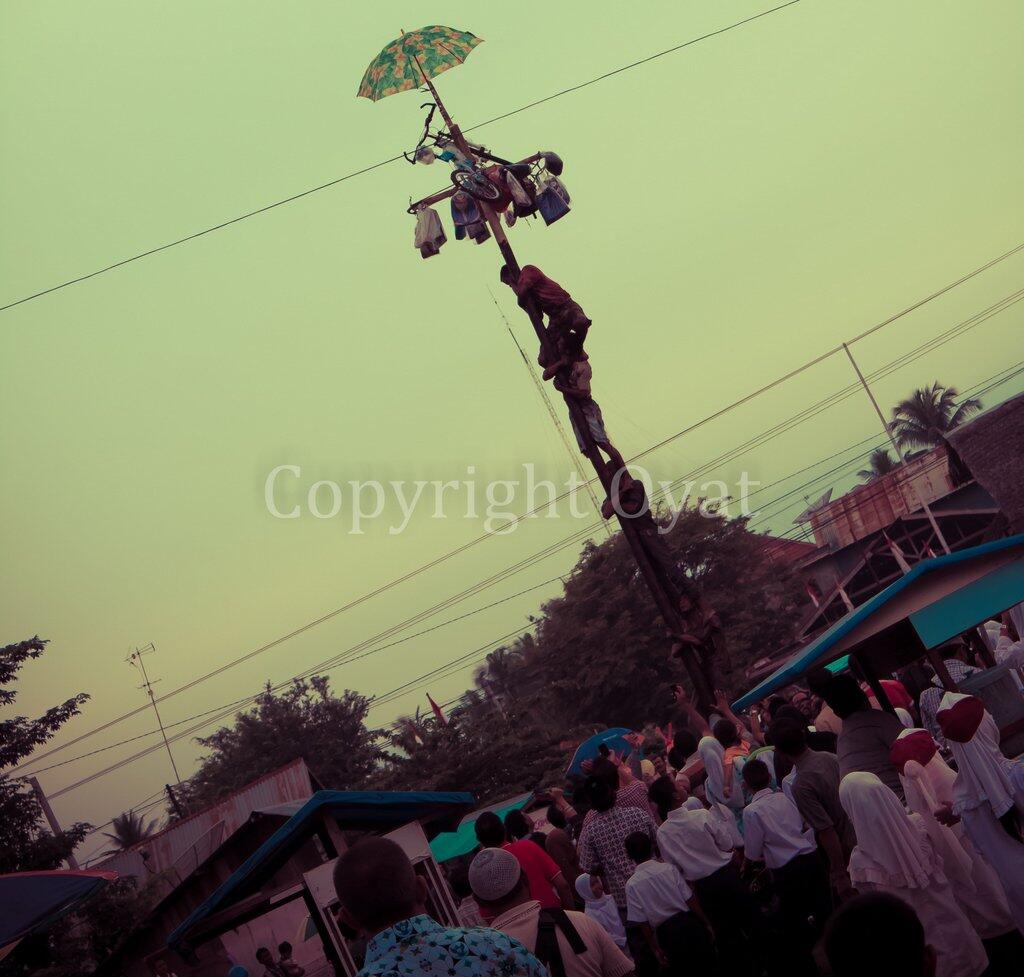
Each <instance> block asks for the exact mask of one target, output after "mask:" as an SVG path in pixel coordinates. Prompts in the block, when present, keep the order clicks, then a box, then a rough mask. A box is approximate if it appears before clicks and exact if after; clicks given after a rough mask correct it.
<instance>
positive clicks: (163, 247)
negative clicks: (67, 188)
mask: <svg viewBox="0 0 1024 977" xmlns="http://www.w3.org/2000/svg"><path fill="white" fill-rule="evenodd" d="M799 2H800V0H788V2H787V3H782V4H779V5H778V6H776V7H772V8H770V9H768V10H763V11H761V12H760V13H757V14H753V15H752V16H750V17H746V18H744V19H743V20H738V21H736V22H735V23H732V24H728V25H727V26H725V27H720V28H718V29H717V30H713V31H709V32H708V33H707V34H702V35H700V36H699V37H693V38H690V40H688V41H683V42H682V43H681V44H676V45H674V46H673V47H670V48H666V49H665V50H664V51H659V52H657V53H656V54H652V55H649V56H648V57H646V58H641V59H640V60H639V61H633V62H632V63H630V64H626V65H622V66H621V67H619V68H614V69H613V70H611V71H606V72H604V74H601V75H597V76H596V77H594V78H590V79H588V80H587V81H583V82H580V83H579V84H577V85H572V86H570V87H569V88H563V89H562V90H561V91H558V92H553V93H552V94H550V95H545V96H544V98H539V99H536V100H535V101H533V102H528V103H527V104H526V105H520V106H519V108H516V109H511V110H510V111H508V112H503V113H502V114H501V115H496V116H494V118H491V119H486V120H485V121H483V122H477V123H475V124H474V125H471V126H469V128H467V129H464V130H463V131H464V132H472V131H473V130H475V129H482V128H483V127H484V126H489V125H491V124H492V123H495V122H500V121H502V120H504V119H509V118H511V117H512V116H514V115H519V113H520V112H526V111H528V110H529V109H532V108H536V107H537V106H538V105H545V104H546V103H548V102H551V101H553V100H554V99H556V98H561V97H562V96H563V95H569V94H571V93H573V92H578V91H581V90H582V89H584V88H589V87H590V86H591V85H596V84H597V83H598V82H602V81H606V80H607V79H609V78H614V77H615V76H616V75H621V74H622V73H623V72H626V71H631V70H633V69H634V68H639V67H641V66H642V65H645V64H650V63H651V62H652V61H657V60H658V59H659V58H664V57H666V56H667V55H669V54H675V53H677V52H679V51H682V50H684V49H685V48H688V47H691V46H693V45H694V44H699V43H700V42H701V41H706V40H709V39H710V38H713V37H718V36H719V35H720V34H726V33H728V32H729V31H733V30H736V29H737V28H739V27H743V26H744V25H746V24H750V23H753V22H754V21H755V20H760V19H762V18H763V17H767V16H769V15H770V14H774V13H777V12H778V11H780V10H784V9H785V8H786V7H792V6H795V5H796V4H797V3H799ZM402 158H403V156H402V154H401V153H399V154H398V155H397V156H389V157H388V158H387V159H382V160H380V161H379V162H377V163H371V164H370V165H368V166H363V167H361V168H360V169H358V170H353V171H352V172H351V173H346V174H344V176H339V177H336V178H335V179H333V180H328V181H327V182H326V183H321V184H320V185H319V186H315V187H309V188H308V189H306V190H301V191H299V192H298V193H293V194H291V195H290V196H287V197H284V198H282V199H281V200H275V201H273V202H272V203H269V204H264V205H263V206H262V207H257V208H256V209H255V210H250V211H247V212H246V213H244V214H239V215H238V216H237V217H231V218H229V219H228V220H224V221H221V222H220V223H219V224H214V225H212V226H211V227H204V228H203V229H202V230H200V231H193V232H192V233H191V234H186V235H185V236H184V237H180V238H176V239H175V240H173V241H168V242H167V243H166V244H160V245H157V246H156V247H154V248H149V249H148V250H146V251H140V252H139V253H138V254H133V255H131V256H130V257H128V258H122V259H121V260H120V261H115V262H113V263H112V264H109V265H105V266H104V267H102V268H97V269H96V270H95V271H90V272H88V273H86V274H84V275H78V276H77V277H76V278H69V279H68V280H67V281H65V282H60V283H59V284H57V285H51V286H50V287H49V288H44V289H42V290H41V291H38V292H34V293H32V294H31V295H26V296H24V297H23V298H20V299H16V300H15V301H13V302H8V303H7V304H6V305H2V306H0V312H5V311H7V310H8V309H13V308H15V307H16V306H19V305H24V304H25V303H26V302H31V301H32V300H33V299H38V298H42V297H43V296H44V295H50V294H52V293H53V292H57V291H59V290H60V289H62V288H68V287H69V286H71V285H78V284H81V283H82V282H87V281H89V279H91V278H97V277H98V276H100V275H105V274H107V272H111V271H115V270H116V269H118V268H123V267H124V266H125V265H130V264H132V263H133V262H135V261H140V260H141V259H143V258H149V257H152V256H153V255H155V254H160V253H161V252H162V251H168V250H170V249H171V248H176V247H178V246H179V245H182V244H188V243H189V242H190V241H195V240H197V239H199V238H201V237H206V235H208V234H213V233H214V232H215V231H222V230H224V229H225V228H227V227H231V226H233V225H234V224H240V223H241V222H242V221H245V220H248V219H249V218H250V217H258V216H259V215H260V214H265V213H267V212H268V211H271V210H276V209H277V208H278V207H283V206H285V204H290V203H294V202H295V201H296V200H302V199H303V198H305V197H309V196H312V195H313V194H315V193H319V192H320V191H321V190H329V189H331V188H332V187H336V186H338V185H339V184H341V183H345V182H347V181H348V180H353V179H355V178H356V177H358V176H363V175H364V174H366V173H372V172H373V171H374V170H379V169H381V168H382V167H384V166H388V165H390V164H391V163H397V162H398V161H399V160H400V159H402Z"/></svg>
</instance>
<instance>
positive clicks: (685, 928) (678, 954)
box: [626, 831, 718, 975]
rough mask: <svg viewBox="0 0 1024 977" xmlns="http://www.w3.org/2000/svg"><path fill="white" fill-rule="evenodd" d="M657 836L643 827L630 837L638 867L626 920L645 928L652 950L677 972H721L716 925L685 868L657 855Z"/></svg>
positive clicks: (630, 886) (630, 849)
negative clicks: (682, 872) (683, 871)
mask: <svg viewBox="0 0 1024 977" xmlns="http://www.w3.org/2000/svg"><path fill="white" fill-rule="evenodd" d="M652 851H653V846H652V845H651V839H650V837H649V836H648V835H646V834H644V833H643V832H640V831H637V832H635V833H634V834H631V835H630V836H629V837H628V838H627V839H626V853H627V854H628V855H629V857H630V858H632V859H633V861H634V862H636V870H635V871H634V872H633V874H632V875H631V876H630V877H629V879H628V881H627V882H626V920H627V922H628V923H629V924H630V925H633V926H637V925H638V926H640V929H641V931H642V932H643V934H644V938H645V939H646V940H647V944H648V946H649V947H650V948H651V952H652V953H653V954H654V956H655V959H656V960H657V961H658V963H659V964H660V965H661V966H662V967H671V968H672V972H673V973H677V974H681V973H684V972H689V971H690V970H692V971H693V972H694V973H699V974H701V975H708V974H713V973H715V972H716V971H717V970H718V955H717V954H716V953H715V946H714V942H713V940H712V935H711V924H710V923H709V922H708V919H707V917H706V916H705V915H704V911H703V910H702V909H701V907H700V903H698V902H697V898H696V897H695V896H694V894H693V890H692V889H691V888H690V887H689V886H688V885H687V884H686V880H685V879H684V878H683V877H682V875H680V874H679V869H677V868H676V867H675V866H674V865H668V864H667V863H665V862H656V861H654V860H653V859H652V858H651V854H652Z"/></svg>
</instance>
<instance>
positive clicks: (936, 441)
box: [890, 380, 981, 448]
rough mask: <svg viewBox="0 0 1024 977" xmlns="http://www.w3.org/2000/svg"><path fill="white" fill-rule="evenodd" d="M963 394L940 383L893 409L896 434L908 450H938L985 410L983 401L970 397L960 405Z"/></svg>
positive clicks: (917, 393)
mask: <svg viewBox="0 0 1024 977" xmlns="http://www.w3.org/2000/svg"><path fill="white" fill-rule="evenodd" d="M959 398H960V392H959V391H958V390H957V389H956V387H944V386H942V384H941V383H939V382H938V380H936V381H935V382H934V383H933V384H932V385H931V386H930V387H921V388H920V389H919V390H915V391H914V392H913V393H912V394H911V395H910V396H909V397H908V398H907V399H906V400H901V401H900V402H899V403H898V404H897V405H896V406H895V407H894V408H893V409H892V423H891V425H890V427H891V428H892V433H893V435H894V436H895V437H896V439H897V440H898V441H899V442H900V444H901V445H906V446H907V447H908V448H935V447H937V446H938V445H940V444H942V443H943V442H944V441H945V435H947V434H948V433H949V432H950V431H952V430H953V428H955V427H958V426H959V425H961V424H963V422H964V421H966V420H967V419H968V418H969V417H972V416H973V415H975V414H977V413H978V411H980V410H981V401H980V400H978V399H977V398H976V397H968V398H966V399H965V400H963V401H961V402H960V403H959V404H957V401H958V400H959Z"/></svg>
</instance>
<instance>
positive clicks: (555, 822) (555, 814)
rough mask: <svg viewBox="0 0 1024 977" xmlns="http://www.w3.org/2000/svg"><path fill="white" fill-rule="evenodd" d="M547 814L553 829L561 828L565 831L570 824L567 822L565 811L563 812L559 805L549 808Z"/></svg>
mask: <svg viewBox="0 0 1024 977" xmlns="http://www.w3.org/2000/svg"><path fill="white" fill-rule="evenodd" d="M545 813H546V814H547V818H548V824H550V825H551V827H552V828H561V829H562V830H563V831H564V830H565V826H566V824H567V823H568V822H567V821H566V820H565V811H563V810H562V809H561V808H560V807H559V806H558V805H557V804H552V805H551V806H550V807H548V809H547V811H546V812H545Z"/></svg>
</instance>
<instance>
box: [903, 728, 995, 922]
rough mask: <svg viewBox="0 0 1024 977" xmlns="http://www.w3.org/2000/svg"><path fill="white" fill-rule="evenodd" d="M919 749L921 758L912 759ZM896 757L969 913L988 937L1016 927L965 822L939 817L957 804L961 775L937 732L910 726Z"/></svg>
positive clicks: (914, 808) (914, 807) (911, 801)
mask: <svg viewBox="0 0 1024 977" xmlns="http://www.w3.org/2000/svg"><path fill="white" fill-rule="evenodd" d="M925 737H927V743H925ZM915 741H916V743H917V745H911V746H910V747H909V748H905V749H903V750H901V749H900V744H907V743H911V744H914V743H915ZM929 746H930V748H931V752H930V755H928V747H929ZM915 753H916V754H917V759H913V758H912V754H915ZM892 759H893V763H894V764H895V765H896V769H897V770H899V771H900V778H901V779H902V781H903V787H904V792H905V795H906V798H907V807H908V808H909V809H910V810H911V812H913V813H914V814H916V815H918V816H919V817H920V818H921V821H922V823H923V825H924V829H925V831H927V832H928V837H929V838H930V839H931V842H932V846H933V847H934V849H935V852H936V854H937V855H938V856H939V857H940V858H941V860H942V868H943V871H944V873H945V875H946V878H947V879H948V880H949V883H950V887H951V888H952V890H953V895H954V896H955V897H956V901H957V903H959V905H960V908H961V909H962V910H963V911H964V915H965V916H967V918H968V919H969V920H970V921H971V925H972V926H973V927H974V928H975V929H976V930H977V931H978V935H979V936H980V937H981V938H982V939H983V940H988V939H992V938H994V937H997V936H1002V935H1003V934H1004V933H1008V932H1010V931H1011V930H1012V929H1014V925H1015V924H1014V921H1013V917H1012V916H1011V915H1010V907H1009V903H1008V902H1007V899H1006V893H1005V892H1004V891H1003V887H1002V884H1001V883H1000V881H999V876H998V875H997V874H996V873H995V871H994V869H993V868H992V866H991V865H989V864H988V862H987V861H985V859H984V858H982V857H981V855H980V854H979V853H978V851H977V849H975V847H974V846H973V845H972V844H971V842H970V839H969V838H968V837H967V834H966V831H965V830H964V827H963V825H962V824H957V825H955V826H954V827H952V828H948V827H946V826H945V825H943V824H939V822H938V821H937V820H936V819H935V812H936V811H937V810H939V808H941V807H945V806H949V805H951V804H952V801H953V784H954V783H955V781H956V774H955V773H954V772H953V771H952V770H951V769H950V768H949V766H948V765H947V764H946V762H945V761H944V760H943V759H942V757H941V756H939V753H938V751H937V750H936V749H935V741H934V740H933V739H932V738H931V734H929V733H928V732H927V731H926V730H923V729H908V730H907V731H906V732H905V733H903V734H901V735H900V738H899V739H897V741H896V743H894V744H893V758H892Z"/></svg>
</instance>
